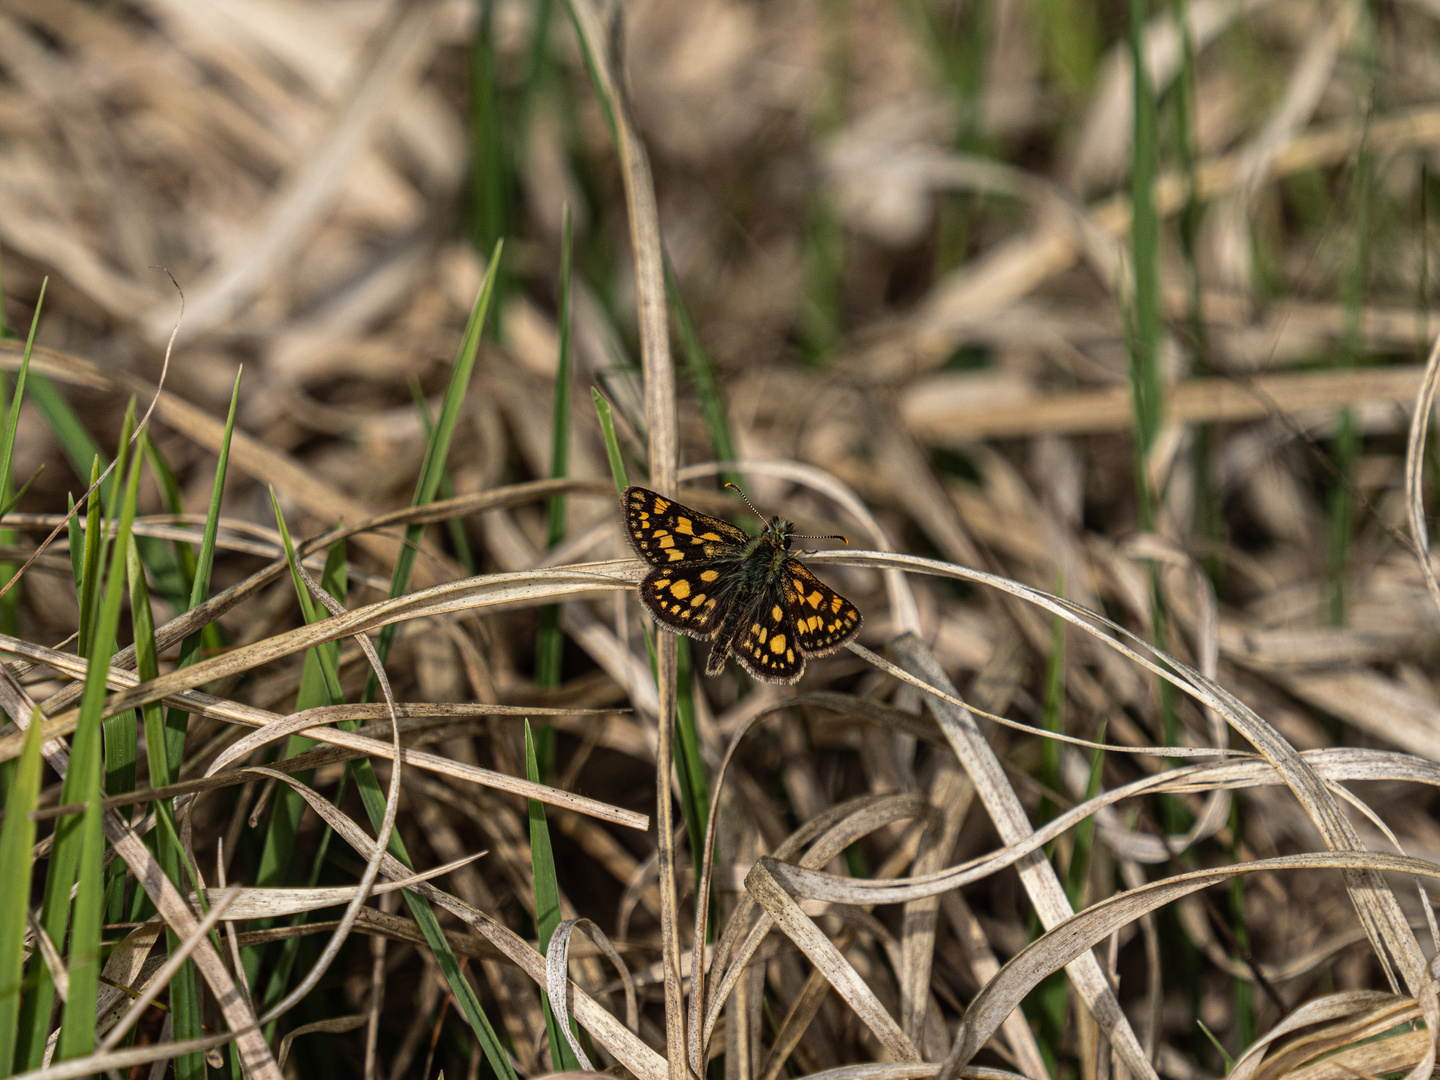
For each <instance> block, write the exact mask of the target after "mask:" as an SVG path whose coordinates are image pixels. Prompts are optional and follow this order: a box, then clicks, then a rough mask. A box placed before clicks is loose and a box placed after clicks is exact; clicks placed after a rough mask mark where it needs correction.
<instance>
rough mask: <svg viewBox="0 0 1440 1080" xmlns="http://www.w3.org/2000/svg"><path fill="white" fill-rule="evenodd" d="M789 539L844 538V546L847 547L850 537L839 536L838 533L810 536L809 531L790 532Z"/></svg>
mask: <svg viewBox="0 0 1440 1080" xmlns="http://www.w3.org/2000/svg"><path fill="white" fill-rule="evenodd" d="M790 539H792V540H844V541H845V546H846V547H849V546H850V539H849V537H846V536H841V535H840V534H839V533H826V534H825V535H824V536H812V535H811V534H810V533H791V534H790Z"/></svg>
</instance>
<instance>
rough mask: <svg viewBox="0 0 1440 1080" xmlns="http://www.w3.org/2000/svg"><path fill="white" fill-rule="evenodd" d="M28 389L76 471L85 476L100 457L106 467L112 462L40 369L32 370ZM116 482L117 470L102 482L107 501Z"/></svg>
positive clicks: (103, 497) (101, 462) (101, 466)
mask: <svg viewBox="0 0 1440 1080" xmlns="http://www.w3.org/2000/svg"><path fill="white" fill-rule="evenodd" d="M29 389H30V401H31V402H32V403H33V404H34V405H35V407H36V408H37V409H38V410H39V411H40V415H41V416H42V417H44V419H45V423H46V424H48V425H49V427H50V431H51V433H52V434H53V435H54V436H55V438H56V439H57V440H59V442H60V449H61V451H62V452H63V453H64V454H65V459H66V460H67V461H69V462H70V467H71V468H72V469H74V470H75V475H76V476H80V477H83V476H84V475H85V470H86V469H87V468H88V466H89V465H90V463H91V462H92V461H94V460H95V459H97V458H98V459H99V460H100V468H101V469H102V470H103V469H104V468H105V466H106V465H108V464H109V463H110V459H109V458H108V457H106V456H105V454H104V453H102V452H101V450H100V444H99V443H98V442H96V441H95V439H94V437H93V436H91V434H90V431H89V429H88V428H86V427H85V425H84V424H83V423H82V422H81V420H80V417H78V416H77V415H75V410H74V409H72V408H71V407H70V403H69V402H68V401H66V400H65V395H64V394H62V393H60V391H59V390H58V389H57V388H56V386H55V384H54V383H53V382H51V381H50V379H49V378H48V377H46V376H45V375H42V374H41V373H40V372H38V371H32V372H31V373H30V381H29ZM92 483H93V481H92ZM114 484H115V474H114V473H111V474H110V475H109V476H107V477H106V478H105V482H104V483H103V484H101V485H100V497H101V498H102V499H106V500H107V501H108V499H109V498H110V492H111V490H112V488H113V487H114Z"/></svg>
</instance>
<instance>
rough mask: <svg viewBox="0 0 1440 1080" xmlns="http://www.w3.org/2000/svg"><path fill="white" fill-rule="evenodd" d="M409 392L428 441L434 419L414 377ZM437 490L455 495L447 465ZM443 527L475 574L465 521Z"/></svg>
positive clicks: (443, 494)
mask: <svg viewBox="0 0 1440 1080" xmlns="http://www.w3.org/2000/svg"><path fill="white" fill-rule="evenodd" d="M410 394H411V396H412V397H413V398H414V400H415V411H416V412H417V413H418V414H419V415H420V423H421V424H422V425H423V426H424V428H425V439H426V441H429V440H430V439H431V438H433V437H434V434H435V420H434V419H433V418H432V417H431V415H430V408H429V406H428V405H426V404H425V394H424V392H423V391H422V390H421V389H420V383H419V382H418V381H416V380H414V379H411V380H410ZM439 492H440V497H441V498H442V499H453V498H454V497H455V482H454V481H453V480H452V479H451V478H450V468H449V466H446V467H445V469H444V471H442V472H441V473H440V488H439ZM445 528H446V530H447V531H448V532H449V533H450V543H451V545H453V546H454V548H455V557H456V558H457V559H459V560H460V565H461V566H463V567H464V568H465V572H466V573H467V574H471V575H473V574H475V573H476V572H477V571H476V569H475V568H476V566H477V564H476V562H475V553H474V552H473V551H472V550H471V549H470V538H469V537H468V536H466V535H465V522H464V521H463V520H462V519H461V518H450V519H449V520H448V521H446V522H445Z"/></svg>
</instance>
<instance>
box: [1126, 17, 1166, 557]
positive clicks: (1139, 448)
mask: <svg viewBox="0 0 1440 1080" xmlns="http://www.w3.org/2000/svg"><path fill="white" fill-rule="evenodd" d="M1145 21H1146V10H1145V3H1144V0H1130V62H1131V65H1132V66H1133V68H1134V72H1135V78H1134V86H1135V90H1134V142H1133V145H1134V160H1133V163H1132V165H1131V169H1130V200H1131V206H1132V208H1133V209H1132V213H1131V221H1130V257H1131V261H1132V263H1133V266H1134V274H1135V280H1134V297H1133V301H1132V303H1133V312H1132V325H1131V328H1130V389H1131V396H1132V403H1133V408H1134V415H1135V462H1136V478H1135V483H1136V494H1137V497H1138V502H1139V507H1140V527H1141V528H1142V529H1150V528H1153V527H1154V515H1155V492H1153V491H1151V490H1150V481H1149V473H1148V470H1147V469H1146V464H1147V461H1148V456H1149V453H1150V448H1151V447H1152V446H1153V445H1154V443H1155V437H1156V435H1157V434H1159V431H1160V424H1161V421H1162V419H1163V414H1164V407H1165V404H1164V397H1163V394H1164V390H1163V386H1162V384H1161V381H1160V336H1161V332H1162V329H1163V328H1162V326H1161V321H1160V222H1159V217H1158V215H1157V214H1156V211H1155V202H1154V199H1153V198H1152V192H1153V189H1154V184H1155V174H1156V172H1157V170H1158V168H1159V121H1158V119H1157V117H1156V102H1155V88H1154V86H1153V85H1152V84H1151V82H1150V75H1149V69H1148V68H1147V67H1146V66H1145V54H1144V48H1143V42H1144V38H1145Z"/></svg>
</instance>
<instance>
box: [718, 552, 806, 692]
mask: <svg viewBox="0 0 1440 1080" xmlns="http://www.w3.org/2000/svg"><path fill="white" fill-rule="evenodd" d="M791 561H793V560H791ZM716 647H717V648H718V647H719V646H718V645H717V646H716ZM730 650H731V651H732V652H733V653H734V654H735V659H736V660H738V661H740V666H741V667H743V668H744V669H745V670H746V671H748V672H750V674H751V675H754V676H755V677H756V678H757V679H763V680H765V681H766V682H782V683H793V682H794V681H795V680H796V679H798V678H800V674H801V673H802V672H803V671H804V670H805V653H804V650H803V648H802V647H801V645H800V642H799V640H798V635H797V633H796V628H795V615H794V611H793V609H792V608H791V607H790V606H788V605H786V603H785V594H784V592H783V590H782V589H780V588H778V587H777V588H768V587H767V588H766V589H764V590H762V592H761V594H760V596H759V597H758V598H757V600H756V602H755V603H754V604H752V606H751V608H750V611H749V612H748V613H747V615H746V617H745V618H744V620H742V622H741V623H740V626H739V627H738V628H737V629H736V631H735V636H734V638H733V639H731V641H730Z"/></svg>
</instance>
